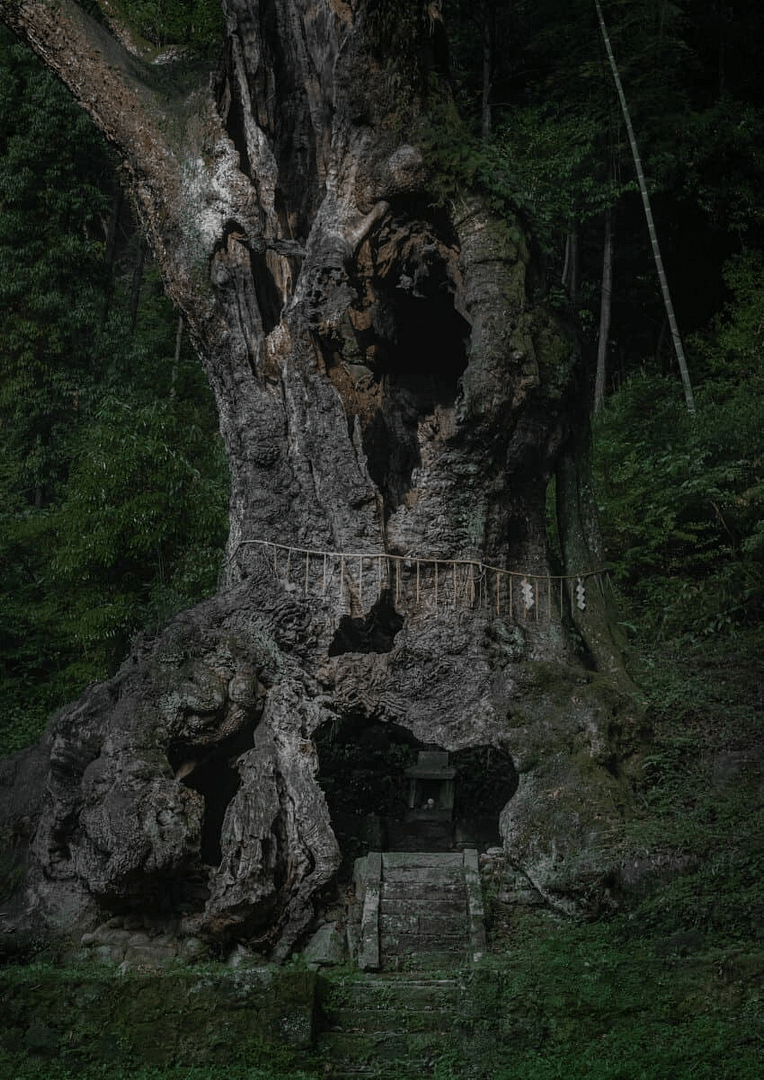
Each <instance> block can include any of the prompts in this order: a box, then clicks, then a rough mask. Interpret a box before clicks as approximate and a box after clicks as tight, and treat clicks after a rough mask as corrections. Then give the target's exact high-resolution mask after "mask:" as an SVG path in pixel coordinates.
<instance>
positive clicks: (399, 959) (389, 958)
mask: <svg viewBox="0 0 764 1080" xmlns="http://www.w3.org/2000/svg"><path fill="white" fill-rule="evenodd" d="M468 955H469V954H468V951H467V949H465V948H461V949H454V950H453V951H450V952H449V951H445V950H437V949H434V948H433V950H432V951H425V952H406V953H395V952H389V953H387V955H386V956H384V957H383V959H382V962H381V967H382V971H383V972H387V973H388V974H391V973H393V972H395V973H398V972H407V973H409V974H410V973H411V972H414V971H419V972H427V971H443V970H445V969H448V968H451V969H453V968H455V967H460V966H461V965H462V964H464V963H465V962H466V961H467V959H468Z"/></svg>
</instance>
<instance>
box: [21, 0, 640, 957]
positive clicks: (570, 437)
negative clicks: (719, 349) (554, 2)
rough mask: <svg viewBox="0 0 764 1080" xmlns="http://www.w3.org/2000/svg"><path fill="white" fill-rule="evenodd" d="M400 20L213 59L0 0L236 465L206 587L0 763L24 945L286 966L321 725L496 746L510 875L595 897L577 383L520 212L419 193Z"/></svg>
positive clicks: (581, 419)
mask: <svg viewBox="0 0 764 1080" xmlns="http://www.w3.org/2000/svg"><path fill="white" fill-rule="evenodd" d="M426 8H427V5H424V4H421V3H419V2H418V0H398V2H396V3H395V4H389V5H388V4H379V3H373V2H372V0H367V2H363V0H351V2H345V0H279V2H277V0H225V3H224V9H225V16H226V24H225V25H226V29H225V53H224V57H223V60H222V61H221V64H220V66H219V67H218V68H216V69H215V70H214V71H211V70H209V69H208V68H205V67H204V65H201V64H193V63H189V62H182V61H181V62H177V63H176V64H170V65H167V64H165V65H162V66H161V67H159V66H156V65H154V66H152V65H151V64H148V63H146V62H144V61H143V60H142V59H141V58H140V56H138V55H137V54H136V50H135V49H133V52H130V51H128V48H127V47H125V46H124V45H121V44H119V43H118V41H117V39H116V38H115V37H114V36H112V35H111V34H109V33H107V31H106V30H105V29H104V28H103V27H101V26H99V25H97V24H96V23H94V22H92V20H91V19H90V18H89V17H88V16H87V15H85V14H84V13H83V12H81V11H80V10H79V9H78V8H77V7H76V6H74V5H73V4H71V3H70V2H69V0H61V2H60V3H58V4H56V5H50V4H47V3H44V2H42V0H0V12H2V15H3V17H4V18H5V20H6V21H7V22H8V23H9V24H11V25H12V26H14V27H16V28H17V29H19V30H20V32H21V33H22V34H23V35H24V36H26V38H27V40H28V41H29V42H30V43H31V44H32V45H33V47H34V48H35V49H36V50H37V51H38V53H39V54H40V55H41V56H42V57H43V59H44V60H45V61H46V63H48V64H49V65H50V66H51V67H52V68H54V69H55V70H56V71H57V72H58V73H59V75H60V76H61V78H62V79H63V80H64V81H65V82H66V83H67V84H68V86H69V87H70V88H71V90H72V92H73V94H74V95H75V96H76V97H77V99H78V100H79V101H80V102H81V103H82V104H83V105H84V106H85V107H86V108H87V109H88V110H89V111H90V112H91V113H92V115H93V116H94V118H95V120H96V122H97V123H98V124H99V125H100V126H101V128H102V129H103V130H104V132H105V133H106V134H107V136H108V137H109V138H110V139H111V140H112V141H113V142H115V143H116V144H117V146H118V147H119V149H120V151H121V154H122V157H123V161H124V167H125V171H126V174H127V178H128V182H129V186H130V189H131V191H132V194H133V198H134V200H135V203H136V205H137V207H138V211H139V213H140V216H141V219H142V221H143V224H144V226H145V231H146V234H147V236H148V238H149V240H150V242H151V244H152V246H153V249H154V251H155V253H156V256H157V259H158V260H159V263H160V265H161V267H162V271H163V274H164V277H165V282H166V285H167V288H168V290H169V292H170V295H171V296H172V297H173V299H174V300H175V302H176V303H177V305H178V307H179V308H180V310H181V312H182V315H183V318H184V321H185V325H186V326H187V328H188V331H189V333H190V334H191V336H192V338H193V340H194V341H195V343H196V346H197V348H198V350H199V353H200V355H201V357H202V358H203V361H204V363H205V365H206V368H207V371H208V373H209V378H210V381H211V384H212V386H213V388H214V392H215V395H216V398H217V403H218V408H219V412H220V425H221V430H222V433H223V436H224V439H225V444H226V447H227V452H228V457H229V461H230V470H231V506H230V537H229V541H228V548H227V552H226V560H225V569H224V573H223V575H222V580H221V586H220V591H219V593H218V595H217V596H216V597H215V598H214V599H212V600H210V601H209V602H207V603H205V604H202V605H200V606H199V607H198V608H196V609H194V610H193V611H190V612H187V613H186V614H184V615H183V616H180V617H179V618H177V619H176V620H174V621H173V622H172V624H171V625H170V626H168V627H167V629H166V630H165V631H164V632H163V633H162V634H161V635H159V637H158V638H157V639H156V640H155V641H152V642H144V643H142V644H141V645H140V646H136V648H135V650H134V652H133V654H132V655H131V656H130V657H129V658H128V659H127V660H126V662H125V664H124V665H123V667H122V669H121V670H120V672H119V673H118V675H117V676H116V677H115V678H114V679H113V680H111V681H110V682H109V683H107V684H104V685H102V686H99V687H94V688H92V689H91V690H89V691H88V692H87V693H86V694H85V695H84V696H83V698H82V699H81V700H80V701H79V702H78V703H76V704H75V705H73V706H71V707H69V708H67V709H65V710H63V711H62V712H61V713H60V714H59V715H58V716H57V717H56V718H54V721H53V722H52V724H51V727H50V730H49V732H48V734H47V735H46V737H45V739H44V740H43V742H42V743H41V744H40V746H39V747H38V748H36V749H35V750H34V751H32V752H29V753H27V754H26V755H21V756H20V757H18V758H16V759H13V760H11V761H10V762H8V763H6V764H5V766H4V773H3V778H4V782H5V788H4V790H5V796H4V798H5V807H6V816H7V818H8V820H9V821H10V822H11V824H10V825H9V826H8V829H9V832H10V834H13V835H14V836H15V839H16V842H17V844H18V845H19V850H21V849H22V848H23V849H24V851H25V852H26V854H25V863H24V865H25V868H26V878H25V888H24V890H23V892H20V893H19V895H18V897H17V901H16V906H15V907H9V908H8V909H9V910H10V911H12V914H13V916H14V918H15V919H16V921H17V922H18V923H19V924H22V923H24V922H26V923H28V922H30V921H32V920H34V919H37V920H38V921H42V922H45V923H46V924H55V925H58V926H60V927H63V928H72V927H75V926H84V925H88V924H95V923H97V922H98V921H99V920H103V919H105V918H108V917H109V916H111V915H119V914H125V913H129V912H130V911H132V910H138V909H140V910H142V911H144V912H145V911H149V912H154V913H155V914H156V915H157V917H158V918H160V917H161V918H164V919H165V920H167V921H169V920H175V921H174V923H173V925H174V926H175V927H176V928H178V927H179V929H180V932H182V933H195V934H201V935H206V936H208V937H210V938H214V939H216V940H218V941H221V942H223V943H224V944H231V943H233V942H235V941H242V940H243V941H249V942H251V943H258V944H259V945H260V947H262V948H263V949H266V950H268V951H271V952H272V953H273V955H276V956H283V955H285V954H286V953H287V952H288V950H289V949H290V948H292V947H293V946H294V944H295V943H296V942H298V941H299V939H300V936H301V935H302V934H303V933H304V932H305V930H306V929H307V928H308V926H309V924H310V922H311V919H312V918H313V916H314V913H315V909H316V905H317V903H319V902H320V898H321V897H322V896H324V895H325V894H326V893H327V890H331V888H332V884H333V882H334V880H335V877H336V873H337V868H338V866H339V864H340V857H341V852H340V849H339V846H338V843H337V840H336V836H335V830H334V829H333V827H332V820H331V814H330V809H329V806H328V804H327V801H326V798H325V795H324V792H323V791H322V788H321V786H320V783H319V781H318V780H317V770H318V766H319V761H318V754H317V749H316V746H317V742H320V740H318V739H317V736H318V735H319V734H320V732H321V731H326V730H328V729H327V727H326V725H329V724H333V725H335V726H336V725H338V724H339V725H344V730H345V731H346V732H347V731H350V732H351V733H353V732H354V733H356V734H357V737H358V739H359V740H360V739H362V736H363V732H364V731H365V730H367V729H369V728H370V727H371V726H379V725H387V726H388V728H389V729H390V730H393V727H394V728H395V730H396V731H400V730H401V729H403V730H404V732H405V733H407V737H409V738H410V739H411V740H412V743H413V744H415V745H420V746H432V745H435V746H438V747H441V748H443V749H445V750H449V751H452V752H458V751H461V750H465V749H467V748H474V747H481V746H486V747H489V746H490V747H494V748H497V749H501V750H503V751H505V753H506V754H507V755H508V758H509V757H510V756H511V759H512V760H513V762H514V765H515V767H516V768H517V770H518V773H519V784H518V789H517V794H516V795H515V796H514V798H513V799H511V800H510V801H509V803H508V804H507V806H506V807H505V809H504V811H503V813H502V819H501V820H502V831H503V836H504V840H505V844H506V847H507V851H508V854H509V856H510V858H511V859H512V860H513V861H514V862H515V864H516V865H517V866H518V867H519V868H520V869H521V870H523V871H524V872H525V873H526V874H527V875H528V876H529V878H530V879H531V880H532V881H533V883H534V885H535V886H536V887H537V888H538V889H539V890H540V891H541V893H542V894H543V895H544V896H545V897H546V898H547V899H548V901H549V902H550V903H553V904H556V905H558V906H561V907H563V908H566V909H570V910H581V909H596V908H597V906H598V905H601V904H602V902H603V898H604V897H606V896H607V895H608V892H607V890H608V887H609V886H610V885H611V884H612V880H613V878H612V874H613V870H614V867H616V866H617V863H618V858H619V855H618V828H619V825H620V822H621V819H622V814H623V812H624V807H625V806H626V805H627V803H628V791H627V785H626V783H625V781H624V779H623V769H622V765H623V762H624V760H625V758H626V756H627V754H628V752H629V741H630V737H631V736H630V734H629V731H630V728H629V718H630V716H631V715H632V714H631V713H630V709H631V703H630V701H629V697H628V683H627V680H626V679H625V677H624V676H623V672H622V668H621V667H620V664H619V660H618V653H617V649H616V647H615V646H614V644H613V641H612V639H611V637H610V634H609V623H608V613H607V584H606V580H605V578H604V576H603V575H602V574H601V573H600V572H599V571H600V570H601V566H600V564H599V562H598V559H597V549H596V544H595V542H594V534H593V529H594V525H593V520H592V516H591V514H590V513H589V512H588V509H587V507H589V502H587V501H586V499H585V498H583V496H582V492H584V491H585V490H586V462H587V460H588V458H587V441H588V435H587V432H588V405H587V401H588V398H589V387H588V385H587V380H586V379H585V378H584V377H583V373H582V371H581V367H580V360H579V355H578V351H577V349H576V344H575V340H574V339H573V337H571V336H570V335H569V334H568V333H567V332H565V331H564V330H563V329H562V328H561V327H560V326H559V325H558V324H557V323H556V322H555V320H554V319H553V318H552V317H551V316H550V314H549V313H548V312H547V311H546V310H545V309H544V308H543V306H541V305H540V304H534V303H532V302H531V301H530V300H529V297H528V292H527V289H526V272H527V269H528V263H529V255H528V249H527V246H526V243H525V241H524V239H523V236H522V233H521V230H520V229H519V227H518V225H517V223H515V222H511V221H507V220H506V219H504V220H498V219H496V218H495V217H492V216H491V213H490V212H489V211H488V210H487V208H486V206H485V204H484V203H483V202H482V201H481V199H480V197H479V195H470V194H469V193H465V194H464V197H463V198H462V199H461V200H460V201H459V202H458V204H455V205H453V206H451V207H437V206H435V205H434V204H433V202H434V201H433V197H432V195H431V181H432V178H431V177H430V176H429V174H428V168H427V164H426V161H425V159H424V157H423V153H422V150H421V146H420V143H421V142H422V141H423V139H422V133H423V131H424V128H425V117H424V114H423V106H422V104H421V102H422V99H423V98H424V94H425V90H426V85H425V84H426V80H425V79H424V77H423V74H422V73H423V71H424V70H425V69H426V68H427V67H428V66H429V60H428V58H427V56H426V53H425V50H426V49H427V47H428V41H429V34H428V30H427V19H426ZM402 27H403V28H405V29H406V32H407V34H408V37H407V38H405V41H406V48H401V42H402V41H403V40H404V37H403V30H402V29H401V28H402ZM392 33H395V34H396V41H397V45H396V53H397V55H396V57H393V58H391V57H390V56H389V55H387V53H386V48H388V44H387V42H388V37H389V35H390V34H392ZM120 39H121V40H122V41H123V42H127V43H128V44H129V42H130V37H129V35H128V34H127V33H121V35H120ZM582 469H583V472H582V471H581V470H582ZM557 472H559V477H558V484H557V495H558V505H559V507H560V511H559V513H560V516H561V522H560V526H559V528H558V530H557V532H558V536H559V542H560V551H559V552H555V551H554V550H553V548H554V545H552V551H551V554H550V545H549V543H548V539H547V533H548V529H547V518H546V514H547V497H546V496H547V488H548V485H549V483H550V480H551V479H552V478H553V477H554V475H555V473H557ZM551 559H559V560H560V562H561V565H555V566H552V565H551V562H550V560H551ZM555 574H557V575H558V576H554V575H555ZM563 574H564V575H565V576H562V575H563ZM14 785H15V786H14ZM35 792H37V794H35Z"/></svg>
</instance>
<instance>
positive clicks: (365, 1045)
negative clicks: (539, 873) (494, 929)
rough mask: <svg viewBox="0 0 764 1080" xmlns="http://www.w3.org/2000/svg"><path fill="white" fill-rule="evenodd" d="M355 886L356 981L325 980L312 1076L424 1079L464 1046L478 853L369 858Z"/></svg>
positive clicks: (479, 938)
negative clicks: (465, 986)
mask: <svg viewBox="0 0 764 1080" xmlns="http://www.w3.org/2000/svg"><path fill="white" fill-rule="evenodd" d="M355 878H356V900H357V903H356V905H355V907H356V911H357V912H359V913H361V914H360V918H358V919H357V920H356V924H355V927H354V931H353V932H352V933H351V938H354V939H355V946H356V947H355V950H354V951H355V952H356V953H357V958H358V966H359V968H360V971H358V972H354V973H352V974H350V975H348V974H347V973H344V974H343V973H327V974H326V976H325V982H324V993H323V996H322V1006H323V1012H324V1025H323V1031H322V1033H321V1034H320V1036H319V1038H318V1044H317V1054H318V1062H319V1064H320V1068H321V1070H322V1072H323V1074H324V1075H325V1076H328V1077H332V1078H343V1080H350V1078H352V1077H385V1080H389V1078H391V1077H392V1078H394V1080H408V1078H409V1077H411V1078H414V1077H422V1076H427V1075H429V1074H431V1073H432V1072H433V1071H434V1069H435V1068H436V1065H437V1064H438V1062H440V1061H445V1060H451V1059H453V1057H454V1055H455V1054H457V1053H458V1051H459V1048H460V1047H461V1045H462V1043H463V1041H464V1039H465V1038H467V1039H469V1034H470V1030H471V1021H469V1020H468V1019H467V1018H466V1017H465V1015H464V1009H463V1007H462V1006H463V1001H462V983H463V981H464V979H465V974H466V972H467V970H468V968H467V965H468V964H470V963H471V962H472V961H473V960H476V959H477V958H478V957H479V956H481V955H482V953H483V951H484V949H485V926H484V919H483V901H482V893H481V888H480V876H479V873H478V858H477V851H474V850H468V851H464V852H461V851H458V852H455V851H449V852H439V851H438V852H421V851H417V852H402V851H387V852H370V853H369V855H367V856H366V857H365V858H364V859H359V860H358V861H357V862H356V868H355ZM372 972H373V973H374V974H372Z"/></svg>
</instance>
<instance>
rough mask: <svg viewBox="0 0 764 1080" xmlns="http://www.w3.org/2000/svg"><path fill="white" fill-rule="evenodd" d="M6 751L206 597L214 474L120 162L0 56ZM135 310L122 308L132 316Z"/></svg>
mask: <svg viewBox="0 0 764 1080" xmlns="http://www.w3.org/2000/svg"><path fill="white" fill-rule="evenodd" d="M0 132H2V136H1V137H0V207H1V208H2V213H0V311H1V312H2V337H1V341H0V655H1V656H2V666H1V667H0V678H2V688H3V695H2V699H3V701H2V713H1V714H0V751H1V752H6V753H7V752H8V751H10V750H12V749H15V748H17V747H18V746H21V745H24V744H25V743H28V742H30V741H32V740H33V739H34V738H35V737H36V736H37V734H38V733H39V731H40V730H41V728H42V726H43V724H44V722H45V719H46V717H47V715H48V713H49V712H50V710H51V709H53V708H55V707H56V706H58V705H61V704H63V703H64V702H65V701H67V700H70V699H71V698H72V697H73V696H75V695H76V694H77V693H78V692H79V691H80V690H81V689H82V687H83V686H84V685H85V684H86V683H88V682H90V681H92V680H93V679H96V678H102V677H104V676H105V675H107V674H109V673H110V672H111V671H112V670H113V668H114V666H115V664H116V663H117V662H118V661H119V660H120V659H121V657H122V655H123V654H124V649H125V647H126V644H127V641H128V640H129V637H130V635H132V634H133V633H135V632H136V630H138V629H140V628H145V627H147V626H149V627H155V626H156V625H157V624H158V622H159V621H160V620H162V619H164V618H166V617H167V616H168V615H169V614H171V613H173V612H174V611H177V610H179V609H180V608H182V607H185V606H187V605H189V604H191V603H193V602H194V601H195V600H197V599H199V598H200V597H201V596H203V595H205V594H208V593H209V592H211V591H213V590H214V588H215V586H216V583H217V573H218V567H219V562H220V552H221V549H222V543H223V539H224V529H225V516H226V473H225V463H224V461H223V455H222V448H221V447H220V445H219V438H218V436H217V432H216V427H217V423H216V414H215V409H214V405H213V403H212V400H211V395H210V393H209V390H208V388H207V386H206V383H205V380H204V377H203V374H202V372H201V369H200V366H199V364H198V361H197V360H196V358H195V357H194V356H193V355H192V354H191V353H190V351H189V349H188V345H187V343H185V342H184V345H183V348H182V349H181V351H180V353H179V355H178V356H177V357H176V331H177V316H176V315H175V314H174V313H173V311H172V308H171V306H170V304H169V303H168V301H167V300H166V299H165V298H164V296H163V293H162V289H161V284H160V282H159V280H158V276H157V273H156V270H155V269H154V268H153V266H151V265H149V266H147V268H146V269H145V271H143V261H142V259H141V258H140V247H139V244H138V242H137V239H136V236H135V232H134V226H133V224H132V222H131V221H130V218H129V215H128V214H127V212H126V210H125V208H124V205H123V204H122V203H121V201H120V199H119V195H118V188H117V184H116V180H115V175H116V174H115V168H114V161H113V159H112V156H111V154H110V153H109V152H108V151H107V149H106V147H105V145H104V143H103V141H102V140H101V139H100V138H99V137H98V135H97V133H96V132H95V130H94V128H93V126H92V124H90V122H89V121H88V120H87V118H86V117H85V114H84V113H83V112H82V110H81V109H79V108H77V107H76V106H75V105H74V103H73V102H71V101H70V99H69V98H68V96H67V95H66V93H65V92H64V91H63V89H62V88H61V87H60V86H59V84H58V83H57V82H56V81H55V80H54V79H53V78H52V76H50V75H48V74H47V73H45V72H44V71H42V70H41V69H40V67H39V65H38V64H37V63H36V62H35V61H34V60H33V58H32V57H31V55H30V54H29V53H27V52H26V51H25V50H23V49H22V48H21V47H20V46H18V45H16V44H15V43H14V42H13V40H12V39H11V38H10V37H9V36H8V35H7V34H6V33H3V35H2V39H1V40H0ZM138 300H139V301H140V302H139V303H138V304H137V308H135V316H134V318H133V314H132V309H133V308H134V307H135V302H136V301H138Z"/></svg>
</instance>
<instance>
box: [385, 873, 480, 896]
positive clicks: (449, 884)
mask: <svg viewBox="0 0 764 1080" xmlns="http://www.w3.org/2000/svg"><path fill="white" fill-rule="evenodd" d="M465 895H466V887H465V884H464V878H459V879H456V880H454V881H443V880H442V879H440V880H437V881H435V880H426V881H422V880H421V879H420V878H414V877H412V878H407V879H405V880H398V881H390V880H389V879H387V878H386V879H385V880H384V881H383V882H382V884H381V886H380V896H390V897H401V898H403V897H407V896H410V897H411V898H412V899H426V898H427V897H431V898H434V899H438V898H440V899H449V898H452V897H462V896H465Z"/></svg>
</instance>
